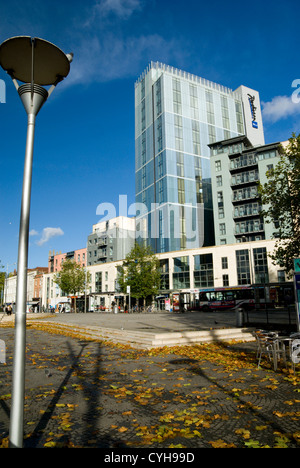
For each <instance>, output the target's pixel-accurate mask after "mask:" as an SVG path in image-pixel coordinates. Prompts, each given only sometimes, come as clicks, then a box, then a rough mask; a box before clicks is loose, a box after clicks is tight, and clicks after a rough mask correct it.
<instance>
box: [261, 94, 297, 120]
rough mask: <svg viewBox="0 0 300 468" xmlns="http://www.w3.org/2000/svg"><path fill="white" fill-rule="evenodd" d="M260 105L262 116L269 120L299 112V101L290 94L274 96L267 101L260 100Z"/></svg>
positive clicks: (283, 117)
mask: <svg viewBox="0 0 300 468" xmlns="http://www.w3.org/2000/svg"><path fill="white" fill-rule="evenodd" d="M262 106H263V109H262V113H263V117H264V118H265V119H266V120H269V121H271V122H277V121H278V120H280V119H285V118H286V117H290V116H292V115H296V114H299V113H300V103H297V102H295V99H294V100H293V99H292V96H275V97H273V99H272V100H271V101H269V102H262Z"/></svg>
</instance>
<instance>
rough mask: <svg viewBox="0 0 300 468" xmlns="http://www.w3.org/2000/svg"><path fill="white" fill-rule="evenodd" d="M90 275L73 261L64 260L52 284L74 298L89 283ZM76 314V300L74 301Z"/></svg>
mask: <svg viewBox="0 0 300 468" xmlns="http://www.w3.org/2000/svg"><path fill="white" fill-rule="evenodd" d="M90 278H91V275H90V273H89V272H86V270H85V268H84V267H82V266H80V265H78V263H76V262H74V261H73V260H66V261H64V263H63V266H62V269H61V271H60V272H58V273H57V274H56V275H55V276H54V282H55V283H56V284H58V286H59V287H60V289H61V290H62V291H63V292H64V293H66V294H67V295H69V294H71V295H72V296H76V294H80V293H82V292H84V289H85V287H86V286H87V285H88V284H89V283H90ZM75 312H76V300H75Z"/></svg>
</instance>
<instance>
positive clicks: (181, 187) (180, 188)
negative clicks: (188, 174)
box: [177, 179, 185, 205]
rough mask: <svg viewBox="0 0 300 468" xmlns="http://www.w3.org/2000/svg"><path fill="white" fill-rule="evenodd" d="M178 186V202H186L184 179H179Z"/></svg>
mask: <svg viewBox="0 0 300 468" xmlns="http://www.w3.org/2000/svg"><path fill="white" fill-rule="evenodd" d="M177 186H178V203H180V204H182V205H184V204H185V193H184V179H177Z"/></svg>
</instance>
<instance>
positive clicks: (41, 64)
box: [0, 36, 73, 86]
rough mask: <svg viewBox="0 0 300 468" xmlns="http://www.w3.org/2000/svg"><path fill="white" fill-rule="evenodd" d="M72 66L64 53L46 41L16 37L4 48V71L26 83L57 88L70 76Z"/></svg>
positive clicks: (0, 52)
mask: <svg viewBox="0 0 300 468" xmlns="http://www.w3.org/2000/svg"><path fill="white" fill-rule="evenodd" d="M70 55H71V54H70ZM72 55H73V54H72ZM70 62H71V60H70V59H69V57H68V56H67V55H66V54H65V53H64V52H63V51H62V50H61V49H59V48H58V47H57V46H55V45H54V44H52V43H51V42H48V41H45V40H44V39H39V38H31V37H30V36H16V37H12V38H10V39H7V40H6V41H4V42H2V44H1V45H0V65H1V67H2V68H3V69H4V70H5V71H6V72H7V73H8V74H9V75H10V76H11V77H12V78H13V79H16V80H19V81H22V82H23V83H35V84H37V85H41V86H45V85H53V84H56V83H58V82H59V81H62V80H63V79H64V78H65V77H66V76H67V75H68V74H69V71H70Z"/></svg>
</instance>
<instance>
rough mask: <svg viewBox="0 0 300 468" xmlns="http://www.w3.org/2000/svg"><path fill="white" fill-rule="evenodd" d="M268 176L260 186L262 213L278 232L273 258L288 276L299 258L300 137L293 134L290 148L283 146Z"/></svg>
mask: <svg viewBox="0 0 300 468" xmlns="http://www.w3.org/2000/svg"><path fill="white" fill-rule="evenodd" d="M266 175H267V179H268V181H267V182H266V183H265V184H264V185H260V187H259V191H260V195H261V202H262V204H263V205H264V210H263V212H262V214H263V216H264V217H265V222H269V223H270V222H273V223H274V225H275V227H276V230H277V233H276V237H277V240H276V243H275V249H274V251H273V253H272V254H271V255H270V257H271V258H272V260H273V263H274V264H278V265H279V266H280V267H282V268H284V269H285V270H286V272H287V274H288V275H289V274H291V272H292V271H293V260H294V258H297V257H300V134H299V135H298V136H296V135H295V134H294V133H293V136H292V138H290V139H289V144H288V146H287V147H286V148H283V147H282V146H281V155H280V160H279V162H278V164H277V165H276V166H275V167H274V168H273V169H272V170H269V171H268V172H267V174H266Z"/></svg>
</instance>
